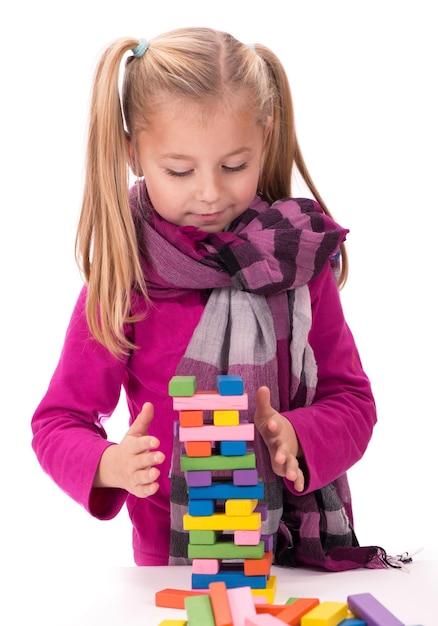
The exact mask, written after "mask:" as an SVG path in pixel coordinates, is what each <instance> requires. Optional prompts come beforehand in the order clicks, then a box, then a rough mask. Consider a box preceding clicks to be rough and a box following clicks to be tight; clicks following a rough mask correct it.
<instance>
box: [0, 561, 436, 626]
mask: <svg viewBox="0 0 438 626" xmlns="http://www.w3.org/2000/svg"><path fill="white" fill-rule="evenodd" d="M271 573H272V574H273V575H275V576H276V577H277V592H276V596H275V603H276V604H282V603H284V602H286V600H287V599H288V598H289V597H291V596H294V597H317V598H319V599H320V601H324V600H332V601H341V602H343V601H346V599H347V596H348V595H350V594H355V593H365V592H368V593H372V594H373V595H374V596H376V597H377V598H378V599H379V600H380V602H382V603H383V604H384V605H385V606H386V607H387V608H388V609H389V610H390V611H391V612H392V613H394V614H395V615H396V616H397V617H398V618H399V620H401V621H402V622H403V623H404V624H406V625H407V626H411V625H412V626H414V625H415V626H416V625H422V626H437V625H438V552H436V551H427V550H423V551H422V552H420V553H419V554H418V555H416V556H415V557H414V560H413V562H412V563H411V564H410V565H409V566H408V571H407V572H406V571H401V570H395V569H384V570H369V569H359V570H354V571H349V572H339V573H331V572H322V571H316V570H310V569H301V568H297V569H282V568H277V567H273V568H272V572H271ZM190 577H191V567H120V568H113V567H98V566H94V565H90V564H84V567H83V568H78V567H74V568H69V567H68V565H66V566H65V568H63V569H59V568H56V569H55V568H54V569H53V570H50V568H49V567H48V564H46V565H45V567H44V568H38V567H37V565H36V564H34V565H32V566H30V567H29V566H28V565H26V564H21V565H18V566H17V567H16V568H14V569H13V570H12V571H10V572H4V579H3V582H2V583H1V587H0V588H1V601H0V624H4V625H5V626H6V625H8V626H12V625H20V626H21V625H23V624H32V626H39V625H40V624H41V625H44V626H55V625H56V626H73V624H74V625H75V626H100V625H102V626H116V625H117V626H157V625H158V624H159V623H160V622H161V621H162V620H165V619H167V620H172V619H174V620H177V619H184V618H185V617H186V613H185V611H184V610H182V609H167V608H161V607H157V606H155V593H156V592H157V591H159V590H160V589H164V588H167V587H172V588H178V589H190V588H191V583H190Z"/></svg>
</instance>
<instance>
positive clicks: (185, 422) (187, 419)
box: [179, 411, 204, 426]
mask: <svg viewBox="0 0 438 626" xmlns="http://www.w3.org/2000/svg"><path fill="white" fill-rule="evenodd" d="M179 423H180V426H203V425H204V411H180V412H179Z"/></svg>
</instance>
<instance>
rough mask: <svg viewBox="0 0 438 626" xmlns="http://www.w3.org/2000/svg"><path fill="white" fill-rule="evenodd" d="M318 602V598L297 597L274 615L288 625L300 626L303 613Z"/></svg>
mask: <svg viewBox="0 0 438 626" xmlns="http://www.w3.org/2000/svg"><path fill="white" fill-rule="evenodd" d="M318 604H319V600H318V598H297V599H296V600H295V601H294V602H292V604H287V605H286V606H285V608H284V609H283V611H281V612H280V613H277V615H276V617H277V619H279V620H281V621H282V622H284V623H285V624H289V626H300V624H301V618H302V617H303V615H305V614H306V613H308V612H309V611H310V610H311V609H313V608H314V607H315V606H317V605H318Z"/></svg>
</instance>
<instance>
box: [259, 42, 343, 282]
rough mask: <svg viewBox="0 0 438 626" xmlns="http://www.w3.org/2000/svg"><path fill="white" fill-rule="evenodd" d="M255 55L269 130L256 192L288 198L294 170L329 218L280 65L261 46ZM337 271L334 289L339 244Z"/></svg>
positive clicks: (272, 55)
mask: <svg viewBox="0 0 438 626" xmlns="http://www.w3.org/2000/svg"><path fill="white" fill-rule="evenodd" d="M256 52H257V55H258V56H259V57H261V58H262V59H263V60H264V62H265V64H266V67H267V68H268V72H269V75H270V77H271V97H272V117H273V119H272V130H271V132H270V137H269V138H268V143H267V145H266V152H265V160H264V163H263V170H262V172H261V175H260V179H259V187H260V191H261V192H262V193H263V194H264V196H265V197H266V198H267V200H268V201H270V202H275V201H276V200H279V199H281V198H287V197H291V196H292V180H291V172H292V171H293V168H294V167H295V168H296V169H297V170H298V172H299V174H300V176H301V178H302V179H303V181H304V182H305V184H306V185H307V187H308V189H309V190H310V191H311V193H312V194H313V197H314V198H315V200H316V201H317V202H318V204H319V205H320V206H321V208H322V210H323V211H324V213H326V214H327V215H329V216H330V217H332V215H331V213H330V211H329V209H328V207H327V205H326V203H325V202H324V200H323V198H322V196H321V194H320V193H319V191H318V189H317V187H316V185H315V183H314V182H313V180H312V177H311V176H310V173H309V170H308V169H307V166H306V164H305V161H304V158H303V154H302V152H301V148H300V145H299V143H298V139H297V136H296V133H295V120H294V111H293V103H292V95H291V91H290V86H289V80H288V77H287V75H286V72H285V70H284V67H283V65H282V64H281V63H280V61H279V60H278V58H277V57H276V56H275V55H274V54H273V52H271V50H269V48H266V47H265V46H262V45H260V44H258V45H257V47H256ZM340 252H341V270H340V273H339V278H338V286H339V288H342V287H343V286H344V284H345V282H346V280H347V275H348V258H347V252H346V248H345V244H344V243H342V244H341V249H340Z"/></svg>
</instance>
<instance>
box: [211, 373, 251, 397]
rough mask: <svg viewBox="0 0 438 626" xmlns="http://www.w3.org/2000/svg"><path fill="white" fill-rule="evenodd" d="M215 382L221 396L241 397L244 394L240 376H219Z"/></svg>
mask: <svg viewBox="0 0 438 626" xmlns="http://www.w3.org/2000/svg"><path fill="white" fill-rule="evenodd" d="M216 382H217V390H218V391H219V394H220V395H221V396H242V395H243V393H244V384H243V380H242V379H241V377H240V376H234V375H232V374H219V376H217V378H216Z"/></svg>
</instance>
